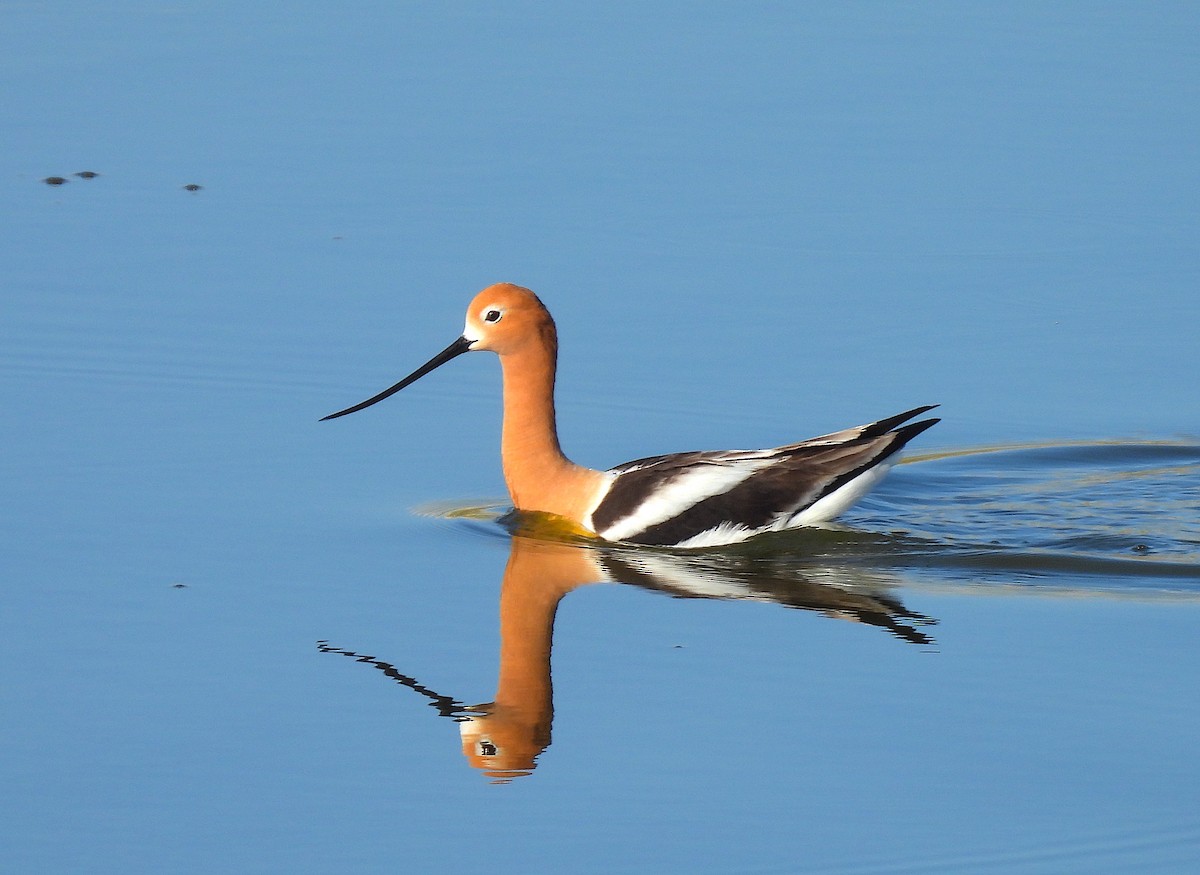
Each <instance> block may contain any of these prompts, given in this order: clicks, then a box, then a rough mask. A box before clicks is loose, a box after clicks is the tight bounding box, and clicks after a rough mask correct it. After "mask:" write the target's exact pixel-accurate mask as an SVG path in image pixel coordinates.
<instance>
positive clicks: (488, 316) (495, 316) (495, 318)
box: [483, 310, 500, 322]
mask: <svg viewBox="0 0 1200 875" xmlns="http://www.w3.org/2000/svg"><path fill="white" fill-rule="evenodd" d="M483 321H484V322H499V321H500V311H499V310H488V311H487V312H486V313H484V314H483Z"/></svg>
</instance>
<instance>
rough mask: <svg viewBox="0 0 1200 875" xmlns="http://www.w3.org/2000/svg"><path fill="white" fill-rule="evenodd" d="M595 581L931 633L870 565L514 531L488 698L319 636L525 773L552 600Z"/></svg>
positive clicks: (493, 773) (514, 771) (507, 768)
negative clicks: (791, 562)
mask: <svg viewBox="0 0 1200 875" xmlns="http://www.w3.org/2000/svg"><path fill="white" fill-rule="evenodd" d="M602 582H603V583H625V584H632V585H635V586H640V587H644V588H646V589H653V590H657V591H659V592H663V593H666V594H669V595H672V596H676V597H684V598H706V599H738V600H747V599H750V600H755V601H763V602H772V603H775V604H780V605H783V606H785V607H791V608H801V609H804V610H811V611H817V612H819V613H822V614H825V615H826V616H830V617H835V618H839V619H849V620H854V621H857V622H861V623H865V624H869V625H872V626H877V627H879V628H882V629H885V630H887V631H888V632H890V633H892V634H893V635H895V636H896V637H897V638H900V639H901V640H904V641H908V642H911V643H914V644H930V643H932V638H930V637H929V636H928V635H926V634H925V633H924V632H922V631H920V629H918V628H917V627H918V626H924V625H930V624H933V623H936V622H937V621H936V620H934V619H932V618H930V617H926V616H923V615H921V614H918V613H915V612H912V611H909V610H907V609H906V608H905V607H904V605H903V604H901V603H900V601H899V599H897V598H896V597H895V596H894V595H892V594H891V593H890V592H889V591H888V590H889V588H890V583H889V581H888V579H887V578H886V577H885V576H883V575H882V574H881V573H880V572H877V571H866V570H862V569H854V568H832V567H822V568H816V569H805V571H804V572H800V571H797V570H796V569H794V568H785V567H777V566H775V565H773V564H772V563H771V562H770V561H768V560H763V559H761V558H758V559H753V558H744V559H737V558H733V557H729V556H719V557H718V556H714V555H710V554H682V553H671V552H666V551H648V550H632V549H619V548H612V547H596V546H595V545H593V544H581V543H572V542H568V541H555V540H546V539H544V538H533V537H528V536H526V535H522V534H519V533H518V534H514V535H513V537H512V549H511V552H510V554H509V558H508V565H507V566H506V567H505V569H504V578H503V581H502V583H501V587H500V667H499V679H498V681H497V684H496V695H495V698H494V699H493V701H491V702H488V703H485V704H481V705H465V704H462V703H461V702H459V701H458V700H456V699H454V698H452V697H450V696H445V695H441V694H439V693H437V692H435V691H433V690H431V689H429V688H428V687H426V686H424V685H423V684H421V683H420V682H419V681H417V680H416V679H415V678H413V677H411V676H408V675H405V674H403V673H401V672H400V671H398V670H397V669H396V668H395V667H394V666H393V665H391V664H390V663H387V662H384V661H382V660H380V659H377V658H376V657H374V656H369V655H365V654H360V653H356V652H354V651H350V650H344V649H342V648H339V647H335V646H333V645H331V644H329V643H328V642H326V641H320V642H318V645H317V646H318V648H319V649H320V650H321V651H323V652H327V653H339V654H342V655H344V656H348V657H351V658H353V659H355V660H356V661H358V662H361V663H364V664H368V665H371V666H373V667H374V668H376V669H378V670H379V671H381V672H383V674H385V675H386V676H387V677H389V678H391V679H392V680H393V681H395V682H396V683H398V684H400V685H402V686H405V687H408V688H409V689H411V690H413V691H414V692H416V693H418V694H420V695H422V696H424V697H425V698H427V699H429V704H430V705H431V706H432V707H433V708H435V709H436V710H437V711H438V713H439V714H440V715H441V716H443V717H449V718H451V719H452V720H454V721H455V722H457V723H458V724H459V732H460V735H461V739H462V749H463V754H464V755H465V756H466V757H467V760H468V761H469V762H470V764H471V765H472V766H473V767H475V768H477V769H479V770H481V771H482V772H483V773H484V774H485V775H487V776H488V777H489V778H490V779H491V780H492V781H493V782H495V783H507V782H509V781H511V780H513V779H514V778H518V777H521V776H525V775H528V774H530V773H531V772H532V771H533V770H534V768H535V767H536V766H537V758H538V756H539V755H541V753H542V752H543V751H544V750H545V749H546V748H547V747H548V746H549V745H550V740H551V724H552V722H553V718H554V699H553V689H552V685H551V675H550V651H551V647H552V645H553V636H554V617H555V613H556V611H557V609H558V604H559V602H560V601H562V599H563V597H564V596H566V595H567V593H569V592H571V591H572V590H574V589H576V588H578V587H580V586H583V585H585V584H589V583H602Z"/></svg>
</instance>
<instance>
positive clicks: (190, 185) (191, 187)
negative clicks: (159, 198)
mask: <svg viewBox="0 0 1200 875" xmlns="http://www.w3.org/2000/svg"><path fill="white" fill-rule="evenodd" d="M202 188H204V186H202V185H196V183H194V182H189V183H188V184H187V185H185V186H184V187H183V190H184V191H200V189H202Z"/></svg>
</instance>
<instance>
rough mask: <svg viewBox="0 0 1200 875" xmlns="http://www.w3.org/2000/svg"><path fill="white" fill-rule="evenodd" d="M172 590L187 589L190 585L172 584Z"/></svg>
mask: <svg viewBox="0 0 1200 875" xmlns="http://www.w3.org/2000/svg"><path fill="white" fill-rule="evenodd" d="M171 588H172V589H187V588H188V585H187V584H186V583H173V584H171Z"/></svg>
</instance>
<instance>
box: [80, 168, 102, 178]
mask: <svg viewBox="0 0 1200 875" xmlns="http://www.w3.org/2000/svg"><path fill="white" fill-rule="evenodd" d="M75 175H76V176H78V177H79V178H80V179H95V178H96V177H97V176H99V175H100V174H99V173H97V172H96V171H95V170H80V171H79V172H78V173H76V174H75Z"/></svg>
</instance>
